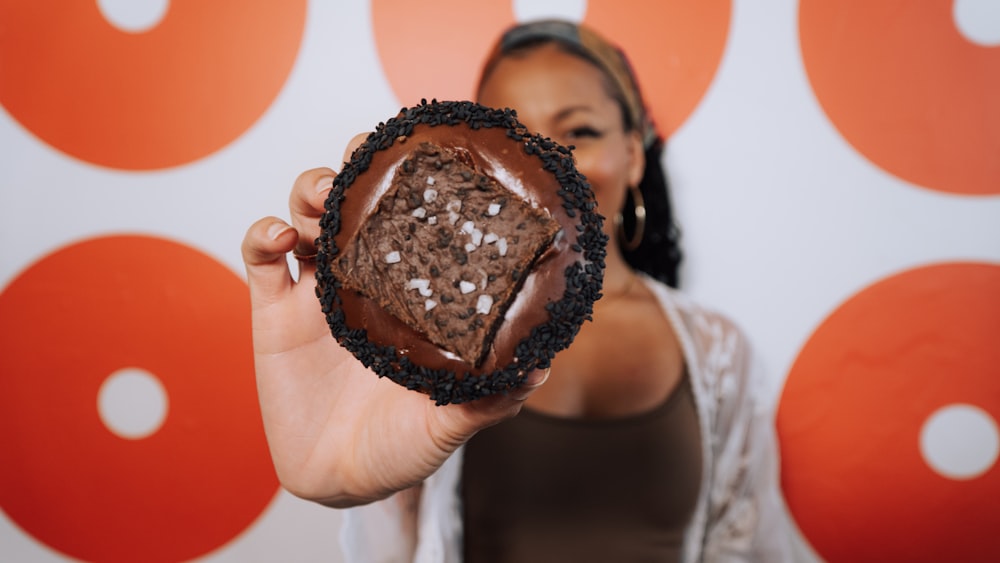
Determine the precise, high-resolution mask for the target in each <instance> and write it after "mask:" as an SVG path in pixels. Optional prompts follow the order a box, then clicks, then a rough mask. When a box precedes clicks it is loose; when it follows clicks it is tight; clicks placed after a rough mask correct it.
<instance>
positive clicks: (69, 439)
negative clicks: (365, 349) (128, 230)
mask: <svg viewBox="0 0 1000 563" xmlns="http://www.w3.org/2000/svg"><path fill="white" fill-rule="evenodd" d="M248 299H249V297H248V291H247V287H246V284H245V283H244V282H243V281H242V280H241V279H240V278H239V277H237V276H236V275H235V274H233V273H232V272H231V271H230V270H228V269H227V268H226V267H224V266H223V265H221V264H219V263H218V262H216V261H215V260H213V259H211V258H209V257H207V256H205V255H204V254H201V253H199V252H198V251H196V250H194V249H192V248H189V247H186V246H183V245H180V244H177V243H174V242H169V241H165V240H161V239H155V238H147V237H139V236H116V237H107V238H100V239H93V240H87V241H83V242H79V243H77V244H74V245H72V246H69V247H65V248H63V249H61V250H59V251H57V252H55V253H53V254H51V255H49V256H46V257H44V258H42V259H41V260H39V261H38V262H36V263H35V264H34V265H32V266H31V267H29V268H28V269H27V270H25V271H24V272H22V273H21V274H20V275H19V276H18V277H17V278H15V279H14V281H13V282H12V283H11V284H10V285H8V286H7V287H6V288H4V289H3V292H2V293H0V334H3V338H2V339H0V444H3V448H4V453H3V459H4V461H3V463H0V508H2V509H3V511H4V512H5V513H6V514H7V515H8V516H9V517H10V518H11V519H12V520H13V521H14V522H15V523H16V524H17V525H18V526H20V527H21V528H22V529H23V530H24V531H25V532H27V533H28V534H30V535H32V536H33V537H34V538H36V539H37V540H38V541H40V542H43V543H45V544H46V545H48V546H49V547H51V548H53V549H56V550H58V551H60V552H62V553H65V554H67V555H69V556H72V557H74V558H78V559H81V560H86V561H101V562H119V561H121V562H126V561H128V562H132V561H150V562H160V561H162V562H168V561H182V560H188V559H191V558H193V557H197V556H199V555H203V554H205V553H207V552H209V551H211V550H213V549H216V548H218V547H220V546H222V545H223V544H225V543H227V542H229V541H230V540H232V539H233V538H235V537H236V536H237V535H238V534H240V533H241V532H242V531H244V530H245V529H246V528H247V527H248V526H249V525H250V524H251V523H252V522H253V521H254V520H256V519H257V517H258V516H259V515H260V514H261V513H262V512H263V511H264V509H265V508H266V507H267V506H268V505H269V504H270V502H271V501H272V499H273V498H274V496H275V494H276V493H277V489H278V483H277V478H276V476H275V474H274V470H273V468H272V465H271V461H270V456H269V454H268V450H267V444H266V442H265V439H264V433H263V424H262V422H261V418H260V411H259V408H258V405H257V398H256V388H255V385H254V371H253V353H252V348H251V342H250V314H249V306H248ZM128 367H137V368H141V369H143V370H145V371H147V372H149V373H151V374H153V375H154V376H155V377H157V378H158V379H159V380H160V382H161V383H162V384H163V386H164V387H165V389H166V394H167V397H168V403H169V407H168V411H167V416H166V419H165V420H164V422H163V425H162V427H160V428H159V430H158V431H157V432H155V433H154V434H152V435H151V436H149V437H147V438H144V439H138V440H129V439H124V438H121V437H119V436H117V435H115V434H113V433H112V432H111V431H110V430H109V429H108V428H107V427H105V426H104V424H103V423H102V421H101V419H100V416H99V413H98V393H99V390H100V387H101V384H102V383H103V382H104V381H105V380H106V379H107V377H108V376H109V375H111V374H112V373H114V372H116V371H118V370H120V369H122V368H128Z"/></svg>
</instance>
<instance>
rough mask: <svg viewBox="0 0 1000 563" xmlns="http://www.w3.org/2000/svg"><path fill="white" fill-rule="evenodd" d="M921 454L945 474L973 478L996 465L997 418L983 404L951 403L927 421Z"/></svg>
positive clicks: (999, 440)
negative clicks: (977, 405)
mask: <svg viewBox="0 0 1000 563" xmlns="http://www.w3.org/2000/svg"><path fill="white" fill-rule="evenodd" d="M920 453H921V454H922V455H923V458H924V461H925V462H927V465H929V466H930V467H931V469H933V470H934V471H935V472H936V473H938V474H940V475H942V476H943V477H947V478H949V479H956V480H966V479H973V478H975V477H978V476H980V475H982V474H983V473H986V472H987V471H989V470H990V468H992V467H993V465H994V464H996V462H997V456H998V454H1000V430H998V429H997V422H996V420H994V419H993V417H991V416H990V414H989V413H987V412H986V411H984V410H983V409H981V408H979V407H976V406H974V405H968V404H952V405H948V406H945V407H942V408H940V409H938V410H937V411H935V412H934V413H933V414H932V415H931V416H930V417H929V418H928V419H927V421H926V422H924V425H923V428H921V430H920Z"/></svg>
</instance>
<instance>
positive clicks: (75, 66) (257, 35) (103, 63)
mask: <svg viewBox="0 0 1000 563" xmlns="http://www.w3.org/2000/svg"><path fill="white" fill-rule="evenodd" d="M305 16H306V2H305V1H304V0H295V1H292V2H280V1H277V0H270V1H265V2H220V1H199V0H171V2H170V6H169V8H168V10H167V13H166V15H165V16H164V18H163V20H162V21H161V22H160V23H159V24H158V25H157V26H156V27H154V28H152V29H151V30H149V31H147V32H144V33H128V32H124V31H121V30H119V29H117V28H115V27H114V26H112V25H111V24H110V23H109V22H108V21H107V20H105V19H104V17H103V16H102V15H101V13H100V11H99V9H98V6H97V3H96V2H60V1H59V0H33V1H31V2H20V1H18V0H0V68H2V69H3V80H0V104H3V106H4V107H5V108H6V109H7V111H8V112H10V114H11V115H12V116H13V117H14V119H16V120H17V121H18V122H19V123H20V124H21V125H23V126H24V127H25V128H26V129H28V130H29V131H30V132H31V133H33V134H34V135H36V136H38V137H39V138H40V139H41V140H42V141H44V142H45V143H48V144H49V145H51V146H52V147H54V148H55V149H57V150H60V151H63V152H65V153H67V154H68V155H70V156H73V157H75V158H78V159H81V160H84V161H87V162H90V163H93V164H96V165H99V166H105V167H110V168H119V169H125V170H152V169H160V168H167V167H172V166H179V165H182V164H186V163H189V162H191V161H194V160H197V159H199V158H203V157H205V156H207V155H209V154H211V153H213V152H215V151H217V150H219V149H220V148H222V147H224V146H225V145H227V144H229V143H231V142H232V141H233V140H235V139H236V138H238V137H239V136H240V135H242V134H243V133H244V132H245V131H246V130H247V129H248V128H249V127H250V126H251V125H252V124H253V123H254V122H255V121H256V120H257V119H258V118H260V116H261V115H262V114H263V113H264V111H265V110H267V108H268V107H269V106H270V105H271V103H272V102H273V101H274V99H275V97H276V96H277V94H278V92H279V91H280V90H281V88H282V87H283V86H284V84H285V81H286V79H287V77H288V74H289V72H290V71H291V69H292V65H293V64H294V62H295V59H296V57H297V54H298V49H299V45H300V43H301V39H302V33H303V29H304V26H305Z"/></svg>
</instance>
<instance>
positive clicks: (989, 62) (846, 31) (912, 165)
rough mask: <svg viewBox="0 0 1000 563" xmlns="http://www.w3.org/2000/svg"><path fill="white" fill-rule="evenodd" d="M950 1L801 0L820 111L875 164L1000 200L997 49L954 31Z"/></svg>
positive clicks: (806, 56) (949, 189)
mask: <svg viewBox="0 0 1000 563" xmlns="http://www.w3.org/2000/svg"><path fill="white" fill-rule="evenodd" d="M952 4H953V2H951V1H950V0H927V1H921V2H911V1H909V0H878V1H874V2H873V1H870V0H845V1H841V2H829V1H825V0H803V1H802V2H801V4H800V7H799V27H800V30H799V31H800V41H801V47H802V57H803V60H804V62H805V67H806V71H807V73H808V75H809V80H810V82H811V83H812V87H813V90H814V91H815V93H816V97H817V98H818V99H819V102H820V105H821V106H822V107H823V110H824V111H825V112H826V114H827V116H828V117H829V119H830V120H831V121H832V122H833V124H834V125H835V126H836V128H837V129H838V130H839V131H840V134H841V135H843V136H844V138H845V139H846V140H847V142H849V143H850V144H851V145H852V146H853V147H854V148H855V149H856V150H858V151H859V152H860V153H861V154H863V155H864V156H865V157H867V158H868V159H869V160H871V161H872V162H873V163H874V164H875V165H876V166H879V167H881V168H882V169H884V170H886V171H888V172H889V173H891V174H893V175H896V176H898V177H900V178H902V179H903V180H906V181H909V182H913V183H916V184H919V185H921V186H923V187H926V188H929V189H932V190H936V191H941V192H946V193H952V194H962V195H996V194H1000V103H998V100H1000V48H996V47H984V46H981V45H977V44H975V43H972V42H971V41H969V40H967V39H965V38H964V37H963V36H962V35H961V34H960V33H959V31H958V28H957V27H956V25H955V23H954V20H953V17H952Z"/></svg>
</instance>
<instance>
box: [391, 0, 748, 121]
mask: <svg viewBox="0 0 1000 563" xmlns="http://www.w3.org/2000/svg"><path fill="white" fill-rule="evenodd" d="M630 8H631V9H627V10H626V9H622V5H621V3H620V2H617V1H614V0H590V1H589V2H587V13H586V15H585V16H584V23H586V24H588V25H590V26H592V27H593V28H594V29H596V30H598V31H599V32H601V33H603V34H604V35H606V36H607V37H608V38H609V39H611V40H612V41H614V42H616V43H617V44H618V45H620V46H621V47H622V49H624V50H625V52H626V53H627V54H628V56H629V58H630V60H631V62H632V65H633V67H634V68H635V72H636V75H637V77H638V80H639V83H640V85H641V88H642V90H643V95H644V96H645V97H646V103H647V105H648V106H649V108H650V113H651V114H652V115H653V119H654V120H655V121H656V123H657V126H658V128H659V130H660V133H661V134H663V135H664V136H665V137H669V136H670V135H671V134H673V132H674V131H676V130H677V128H679V127H680V126H681V125H682V124H683V123H684V121H685V120H687V118H688V117H689V116H690V114H691V113H692V112H693V111H694V109H695V108H696V107H697V106H698V104H699V102H700V101H701V99H702V97H703V96H704V94H705V91H706V90H707V89H708V87H709V85H710V84H711V82H712V80H713V79H714V78H715V73H716V70H717V69H718V66H719V62H720V61H721V59H722V53H723V51H724V50H725V46H726V40H727V37H728V34H729V21H730V14H731V11H732V8H731V2H730V1H729V0H708V1H704V2H684V1H681V0H666V1H663V2H645V3H642V4H641V6H640V5H637V6H630ZM469 10H470V7H469V4H468V3H467V2H463V1H461V0H439V1H437V2H432V3H421V2H392V1H389V0H373V1H372V25H373V26H374V34H375V44H376V46H377V48H378V53H379V56H380V58H381V61H382V68H383V70H384V71H385V74H386V77H387V78H388V80H389V83H390V85H391V86H392V89H393V91H394V92H395V94H396V98H397V99H398V100H400V102H401V103H402V104H403V105H407V106H408V105H413V104H415V103H418V102H419V101H420V99H421V98H426V99H428V100H430V99H432V98H437V99H439V100H446V99H448V100H468V99H473V98H474V97H475V92H473V89H474V88H475V83H476V81H477V80H478V77H479V68H480V65H481V64H482V62H483V60H484V59H485V58H486V55H487V54H488V53H489V50H490V47H492V45H493V42H494V41H495V40H496V39H497V37H498V36H499V35H500V33H501V32H502V31H503V30H504V29H505V28H507V27H508V26H509V25H511V24H513V23H514V21H515V19H514V17H515V16H514V12H513V8H512V6H511V2H510V0H491V1H484V2H477V3H476V5H475V17H472V18H469V17H456V14H465V13H468V12H469ZM457 45H460V46H461V48H456V46H457ZM515 109H516V108H515Z"/></svg>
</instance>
